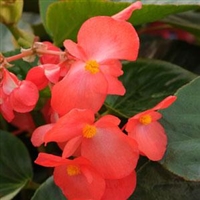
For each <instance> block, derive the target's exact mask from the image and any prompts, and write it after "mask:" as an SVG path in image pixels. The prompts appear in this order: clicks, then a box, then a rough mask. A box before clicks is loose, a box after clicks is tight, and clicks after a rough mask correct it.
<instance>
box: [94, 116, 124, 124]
mask: <svg viewBox="0 0 200 200" xmlns="http://www.w3.org/2000/svg"><path fill="white" fill-rule="evenodd" d="M120 122H121V120H120V119H119V118H118V117H116V116H114V115H104V116H103V117H101V118H100V119H99V120H98V121H97V122H96V123H95V125H96V126H98V127H107V126H118V125H119V124H120Z"/></svg>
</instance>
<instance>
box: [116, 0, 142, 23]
mask: <svg viewBox="0 0 200 200" xmlns="http://www.w3.org/2000/svg"><path fill="white" fill-rule="evenodd" d="M141 8H142V2H141V1H136V2H134V3H132V4H131V5H130V6H128V7H127V8H125V9H124V10H122V11H121V12H119V13H117V14H115V15H113V16H112V18H114V19H116V20H124V21H125V20H128V19H129V18H130V17H131V15H132V12H133V11H134V10H137V9H141Z"/></svg>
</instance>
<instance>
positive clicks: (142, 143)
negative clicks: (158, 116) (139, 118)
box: [128, 121, 167, 161]
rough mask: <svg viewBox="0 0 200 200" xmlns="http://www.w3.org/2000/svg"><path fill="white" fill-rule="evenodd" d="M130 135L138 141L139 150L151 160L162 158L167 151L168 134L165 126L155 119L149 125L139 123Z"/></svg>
mask: <svg viewBox="0 0 200 200" xmlns="http://www.w3.org/2000/svg"><path fill="white" fill-rule="evenodd" d="M128 135H129V136H130V137H131V138H133V139H135V140H136V142H137V143H138V147H139V150H140V151H141V152H143V154H145V155H146V156H147V157H148V158H149V159H150V160H153V161H158V160H161V159H162V157H163V156H164V153H165V151H166V145H167V136H166V134H165V130H164V128H163V127H162V126H161V125H160V124H159V122H157V121H155V122H152V123H150V124H148V125H140V124H138V125H137V126H136V127H135V128H134V129H132V131H131V132H129V133H128Z"/></svg>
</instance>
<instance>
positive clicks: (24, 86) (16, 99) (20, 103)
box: [10, 80, 39, 113]
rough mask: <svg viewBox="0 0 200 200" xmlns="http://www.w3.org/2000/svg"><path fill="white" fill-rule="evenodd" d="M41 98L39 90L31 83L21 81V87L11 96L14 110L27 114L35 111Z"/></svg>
mask: <svg viewBox="0 0 200 200" xmlns="http://www.w3.org/2000/svg"><path fill="white" fill-rule="evenodd" d="M38 98H39V94H38V89H37V87H36V86H35V84H33V83H32V82H30V81H26V80H24V81H21V84H20V85H19V87H17V88H15V89H14V90H13V92H12V93H11V95H10V102H11V105H12V107H13V110H15V111H17V112H20V113H25V112H29V111H31V110H33V108H34V107H35V105H36V103H37V101H38Z"/></svg>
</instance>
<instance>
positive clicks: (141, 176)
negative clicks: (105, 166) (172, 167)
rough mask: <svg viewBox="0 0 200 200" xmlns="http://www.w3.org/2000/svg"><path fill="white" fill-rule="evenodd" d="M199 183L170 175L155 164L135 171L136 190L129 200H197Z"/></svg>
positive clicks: (199, 192)
mask: <svg viewBox="0 0 200 200" xmlns="http://www.w3.org/2000/svg"><path fill="white" fill-rule="evenodd" d="M199 188H200V182H190V181H185V180H183V179H181V178H180V177H178V176H175V175H174V174H172V173H170V172H169V171H167V170H166V169H164V168H163V167H162V166H161V165H160V164H158V163H156V162H147V163H146V164H145V166H144V167H142V168H141V170H138V171H137V185H136V190H135V192H134V193H133V195H132V196H131V197H130V198H129V200H161V199H162V200H172V199H173V200H199V199H200V190H199Z"/></svg>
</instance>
